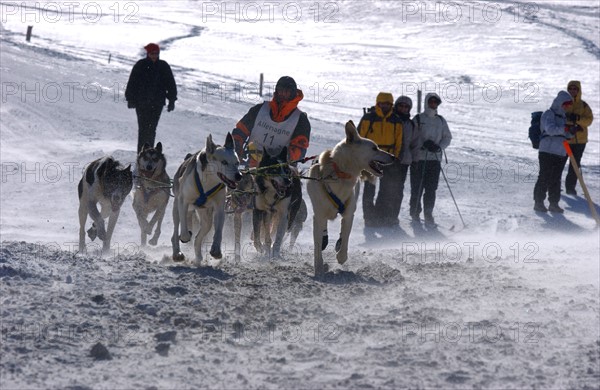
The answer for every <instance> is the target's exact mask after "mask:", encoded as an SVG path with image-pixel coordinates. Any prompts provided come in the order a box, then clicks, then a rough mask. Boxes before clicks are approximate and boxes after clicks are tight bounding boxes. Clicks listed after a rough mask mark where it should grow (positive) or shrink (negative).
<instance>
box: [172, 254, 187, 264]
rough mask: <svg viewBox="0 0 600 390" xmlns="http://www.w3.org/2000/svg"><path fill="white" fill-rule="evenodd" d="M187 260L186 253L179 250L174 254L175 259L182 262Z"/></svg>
mask: <svg viewBox="0 0 600 390" xmlns="http://www.w3.org/2000/svg"><path fill="white" fill-rule="evenodd" d="M184 260H185V255H184V254H183V253H181V252H177V253H174V254H173V261H176V262H181V261H184Z"/></svg>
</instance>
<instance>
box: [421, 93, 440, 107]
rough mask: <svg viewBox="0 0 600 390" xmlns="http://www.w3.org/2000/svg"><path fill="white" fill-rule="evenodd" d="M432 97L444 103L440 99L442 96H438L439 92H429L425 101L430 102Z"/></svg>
mask: <svg viewBox="0 0 600 390" xmlns="http://www.w3.org/2000/svg"><path fill="white" fill-rule="evenodd" d="M431 99H435V100H437V102H438V105H440V104H442V99H440V97H439V96H438V94H437V93H428V94H427V100H425V103H427V104H429V101H430V100H431Z"/></svg>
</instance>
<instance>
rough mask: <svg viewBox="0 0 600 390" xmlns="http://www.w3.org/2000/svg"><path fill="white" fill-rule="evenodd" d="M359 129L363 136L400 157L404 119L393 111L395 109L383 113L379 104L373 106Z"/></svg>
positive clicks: (362, 120) (361, 121) (364, 116)
mask: <svg viewBox="0 0 600 390" xmlns="http://www.w3.org/2000/svg"><path fill="white" fill-rule="evenodd" d="M358 131H359V134H360V136H361V137H364V138H368V139H370V140H372V141H373V142H375V143H376V144H377V146H379V148H381V149H382V150H385V151H386V152H388V153H391V154H393V155H394V156H395V157H396V158H400V151H401V150H402V120H401V119H400V117H399V116H398V115H396V114H394V113H393V110H390V112H389V113H388V114H387V115H383V112H382V111H381V109H380V108H379V107H378V106H374V107H372V108H371V111H370V112H368V113H366V114H365V115H363V117H362V119H361V120H360V123H359V124H358Z"/></svg>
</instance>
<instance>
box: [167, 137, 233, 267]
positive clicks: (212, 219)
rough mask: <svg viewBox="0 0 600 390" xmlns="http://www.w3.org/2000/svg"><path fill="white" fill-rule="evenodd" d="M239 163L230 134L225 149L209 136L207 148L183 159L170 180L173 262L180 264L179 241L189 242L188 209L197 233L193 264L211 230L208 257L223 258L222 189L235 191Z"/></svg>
mask: <svg viewBox="0 0 600 390" xmlns="http://www.w3.org/2000/svg"><path fill="white" fill-rule="evenodd" d="M239 166H240V161H239V159H238V156H237V154H236V152H235V149H234V144H233V138H232V137H231V133H227V137H226V140H225V145H224V146H219V145H216V144H215V143H214V142H213V140H212V135H209V136H208V137H207V139H206V147H205V148H204V149H203V150H201V151H199V152H197V153H196V154H193V155H188V156H186V159H185V161H184V162H183V163H182V164H181V166H180V167H179V169H178V170H177V173H176V174H175V177H174V179H173V194H174V196H175V200H174V202H173V236H172V237H171V244H172V245H173V260H174V261H183V260H184V259H185V256H184V255H183V253H182V252H181V250H180V247H179V241H181V242H183V243H186V242H189V241H190V240H191V239H192V232H191V231H190V230H189V228H188V210H189V209H190V207H191V208H193V210H194V211H195V214H196V217H197V219H198V222H199V231H198V233H197V234H196V237H195V239H194V251H195V256H196V257H195V261H196V263H197V265H200V262H201V261H202V242H203V241H204V237H205V236H206V235H207V234H208V232H209V231H210V229H211V228H214V235H213V242H212V246H211V249H210V255H211V256H212V257H214V258H215V259H220V258H221V257H223V254H222V253H221V241H222V238H223V223H224V222H225V187H228V188H230V189H235V188H236V187H237V185H238V182H239V181H240V180H241V179H242V175H241V174H240V172H239Z"/></svg>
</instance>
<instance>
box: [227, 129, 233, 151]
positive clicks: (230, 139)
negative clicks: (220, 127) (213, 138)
mask: <svg viewBox="0 0 600 390" xmlns="http://www.w3.org/2000/svg"><path fill="white" fill-rule="evenodd" d="M233 148H234V144H233V137H232V136H231V133H229V132H228V133H227V137H226V138H225V149H230V150H233Z"/></svg>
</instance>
